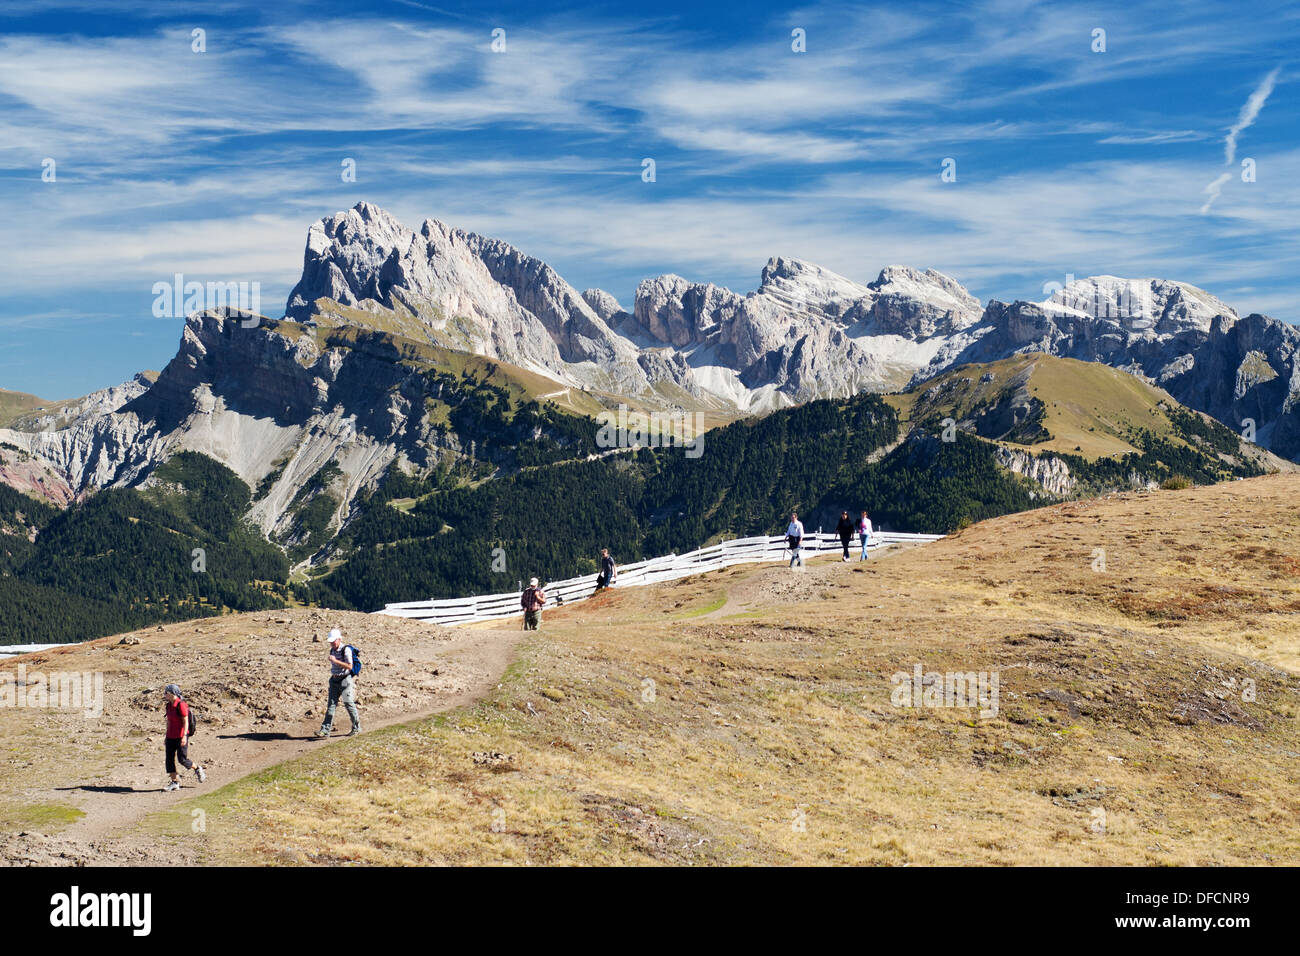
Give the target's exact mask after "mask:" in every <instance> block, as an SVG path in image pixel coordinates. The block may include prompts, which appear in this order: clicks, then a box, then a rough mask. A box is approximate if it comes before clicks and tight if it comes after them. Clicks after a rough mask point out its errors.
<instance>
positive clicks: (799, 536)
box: [785, 513, 803, 568]
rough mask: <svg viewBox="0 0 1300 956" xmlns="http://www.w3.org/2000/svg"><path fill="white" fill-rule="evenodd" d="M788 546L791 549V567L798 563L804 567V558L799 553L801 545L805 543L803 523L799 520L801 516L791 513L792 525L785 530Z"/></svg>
mask: <svg viewBox="0 0 1300 956" xmlns="http://www.w3.org/2000/svg"><path fill="white" fill-rule="evenodd" d="M785 541H786V546H787V547H789V549H790V567H792V568H793V567H794V566H795V562H798V564H799V567H801V568H802V567H803V556H802V555H801V554H800V553H799V543H800V542H801V541H803V522H802V521H800V520H799V515H798V514H796V513H791V515H790V524H789V525H787V526H786V529H785Z"/></svg>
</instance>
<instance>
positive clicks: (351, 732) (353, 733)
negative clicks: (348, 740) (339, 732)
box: [348, 727, 361, 737]
mask: <svg viewBox="0 0 1300 956" xmlns="http://www.w3.org/2000/svg"><path fill="white" fill-rule="evenodd" d="M359 733H361V728H360V727H353V728H352V729H351V730H349V731H348V736H349V737H355V736H356V735H357V734H359Z"/></svg>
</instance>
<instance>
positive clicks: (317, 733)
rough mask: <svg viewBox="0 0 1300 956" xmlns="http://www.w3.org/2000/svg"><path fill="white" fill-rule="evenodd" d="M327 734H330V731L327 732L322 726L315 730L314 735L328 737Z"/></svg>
mask: <svg viewBox="0 0 1300 956" xmlns="http://www.w3.org/2000/svg"><path fill="white" fill-rule="evenodd" d="M329 735H330V732H329V731H328V730H326V729H325V728H324V727H322V728H321V729H320V730H318V731H316V736H317V737H328V736H329Z"/></svg>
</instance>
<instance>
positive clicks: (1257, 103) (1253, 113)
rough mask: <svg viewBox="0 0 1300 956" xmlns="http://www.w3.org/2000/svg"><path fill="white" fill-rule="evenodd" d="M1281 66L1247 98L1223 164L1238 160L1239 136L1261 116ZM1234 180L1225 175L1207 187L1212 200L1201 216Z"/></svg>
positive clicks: (1225, 149)
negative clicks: (1227, 184) (1224, 187)
mask: <svg viewBox="0 0 1300 956" xmlns="http://www.w3.org/2000/svg"><path fill="white" fill-rule="evenodd" d="M1281 70H1282V68H1281V67H1280V66H1275V67H1274V68H1273V69H1272V70H1271V71H1270V72H1269V74H1268V75H1267V76H1266V77H1264V79H1262V80H1260V83H1259V86H1257V87H1255V92H1253V93H1251V94H1250V96H1249V97H1247V98H1246V102H1245V103H1244V104H1242V107H1241V112H1240V113H1238V114H1237V122H1235V123H1233V124H1232V127H1231V128H1230V129H1229V130H1228V135H1227V136H1225V137H1224V139H1223V164H1224V165H1225V166H1231V165H1232V163H1233V160H1235V159H1236V158H1237V136H1238V135H1239V134H1240V133H1241V132H1242V131H1243V130H1245V129H1248V128H1249V127H1250V126H1251V125H1252V124H1253V123H1254V122H1255V117H1257V116H1259V111H1260V110H1262V109H1263V108H1264V104H1265V103H1266V102H1268V98H1269V96H1270V95H1272V93H1273V87H1274V86H1275V85H1276V83H1277V75H1278V73H1279V72H1281ZM1231 178H1232V174H1230V173H1223V174H1222V175H1221V176H1219V177H1218V178H1217V179H1215V180H1214V182H1212V183H1210V184H1209V185H1208V186H1206V187H1205V192H1207V193H1209V195H1210V198H1209V199H1207V200H1205V205H1203V206H1202V207H1201V215H1205V214H1206V213H1207V212H1209V211H1210V207H1211V206H1212V205H1214V200H1216V199H1218V198H1219V193H1220V192H1222V191H1223V184H1224V183H1226V182H1227V181H1228V180H1229V179H1231Z"/></svg>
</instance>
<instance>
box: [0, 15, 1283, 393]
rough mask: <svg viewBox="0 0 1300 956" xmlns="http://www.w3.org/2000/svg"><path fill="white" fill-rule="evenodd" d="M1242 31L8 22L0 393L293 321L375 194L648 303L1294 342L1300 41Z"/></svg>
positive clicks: (3, 35)
mask: <svg viewBox="0 0 1300 956" xmlns="http://www.w3.org/2000/svg"><path fill="white" fill-rule="evenodd" d="M1245 9H1246V8H1243V7H1242V5H1240V4H1234V3H1213V4H1211V3H1200V2H1196V0H1191V2H1188V3H1164V4H1143V3H1134V2H1124V3H1117V4H1111V5H1107V4H1080V5H1073V4H1069V3H1053V4H1050V5H1047V4H1031V3H1022V2H1011V0H1007V2H994V3H916V4H907V5H900V4H889V5H880V6H869V5H864V4H850V5H830V4H826V5H820V4H817V5H808V6H785V5H775V4H764V3H744V4H735V5H717V4H714V5H710V4H708V3H707V2H696V3H671V2H670V3H664V2H656V3H653V4H641V5H627V4H613V3H610V4H600V5H569V4H565V5H544V4H539V3H536V2H533V3H526V4H522V3H521V4H516V3H497V4H490V5H485V4H482V3H457V2H453V0H445V2H438V3H428V4H426V3H421V2H414V0H411V2H397V0H393V2H374V3H369V4H364V3H352V2H348V3H333V2H313V3H311V4H295V3H277V4H273V5H271V4H264V3H263V4H245V3H240V2H225V0H208V2H204V3H202V4H187V3H184V2H176V0H166V2H154V0H123V2H117V3H113V2H111V0H108V2H103V0H96V2H94V3H90V2H85V3H81V2H68V3H59V2H46V0H27V2H23V3H12V4H10V3H5V4H3V5H0V202H2V204H3V208H4V210H6V211H7V213H8V216H7V219H8V221H9V226H8V228H6V229H5V230H3V231H2V233H0V263H3V266H0V278H3V281H4V286H5V291H4V295H3V296H2V297H0V386H3V387H6V388H11V389H18V390H21V391H29V392H34V393H36V394H39V395H42V396H44V397H47V398H64V397H71V396H75V395H79V394H83V393H85V392H88V391H91V390H93V389H95V388H101V387H104V386H107V385H110V384H115V383H117V382H119V381H122V380H124V379H126V378H129V377H130V375H131V374H133V373H134V372H135V371H137V370H139V369H144V368H161V367H162V366H163V365H164V364H165V363H166V362H167V360H168V359H170V358H171V356H172V355H173V354H174V352H175V349H176V343H177V340H178V337H179V334H180V328H181V324H182V323H181V320H179V319H175V318H168V319H159V318H155V317H154V316H153V315H152V313H151V305H152V303H153V298H154V296H153V292H152V287H153V284H154V283H155V282H159V281H169V280H170V279H171V277H172V275H173V274H174V273H177V272H180V273H183V274H184V275H185V277H186V278H187V279H193V280H198V281H222V282H225V281H239V280H243V281H250V282H251V281H257V282H260V283H261V289H262V308H263V311H264V312H267V313H268V314H272V315H280V314H282V310H283V307H284V300H285V298H286V296H287V294H288V292H289V289H290V288H291V287H292V285H293V284H294V282H295V281H296V279H297V276H298V272H299V270H300V268H301V264H302V255H303V247H304V243H305V240H306V234H307V229H308V226H309V225H310V224H311V223H312V222H313V221H315V220H316V219H319V218H320V217H321V216H324V215H328V214H331V213H334V212H336V211H338V210H341V209H344V208H347V207H348V206H351V205H353V204H354V203H356V202H357V201H358V200H362V199H365V200H368V201H370V202H373V203H376V204H377V205H380V206H383V207H385V208H387V209H388V210H389V211H391V212H392V213H394V214H395V215H397V216H398V218H400V219H402V220H403V221H404V222H406V224H407V225H409V226H411V227H418V225H419V223H420V222H421V221H423V220H424V219H425V218H436V219H441V220H443V221H445V222H449V223H451V224H453V225H456V226H460V227H462V228H466V229H472V230H475V231H478V232H482V233H485V234H488V235H492V236H498V237H501V238H503V239H506V240H508V241H510V242H512V243H514V244H515V245H517V246H519V247H520V248H522V249H523V250H524V251H526V252H528V253H530V254H532V255H535V256H538V257H540V258H542V259H545V260H546V261H547V262H549V263H550V264H552V265H553V266H555V267H556V268H557V269H558V270H559V271H560V273H561V274H562V275H564V276H565V278H567V279H568V280H569V281H570V282H571V283H573V284H574V285H575V286H576V287H577V288H579V289H583V288H588V287H592V286H598V287H600V288H603V289H606V290H607V291H609V292H611V293H613V294H614V295H615V296H617V297H618V298H619V300H620V301H622V302H623V304H624V305H625V306H630V304H631V301H632V292H633V289H634V288H635V286H636V283H637V281H639V280H640V279H642V278H645V277H648V276H653V275H657V274H660V273H663V272H677V273H679V274H682V275H685V276H687V277H689V278H692V279H698V280H705V281H713V282H717V283H719V284H723V285H727V286H730V287H731V288H733V289H736V290H737V291H741V292H744V291H748V290H750V289H753V288H754V287H755V286H756V285H757V282H758V275H759V272H760V270H761V269H762V267H763V264H764V263H765V262H766V261H767V259H768V258H769V257H770V256H773V255H788V256H798V257H801V258H805V259H810V260H812V261H814V262H818V263H820V264H822V265H824V266H826V267H828V268H831V269H834V270H836V271H837V272H840V273H843V274H844V275H846V276H848V277H850V278H853V279H856V280H859V281H863V282H865V281H869V280H871V279H873V278H874V277H875V276H876V274H877V273H878V272H879V270H880V269H881V268H882V267H883V266H885V265H889V264H894V263H898V264H906V265H912V266H916V267H918V268H927V267H930V268H935V269H939V270H940V271H943V272H946V273H948V274H950V275H952V276H953V277H954V278H956V279H957V280H958V281H960V282H962V283H963V284H964V285H966V286H967V287H968V288H969V289H970V290H971V291H972V292H973V293H974V294H975V295H976V296H978V297H979V298H980V299H982V300H987V299H989V298H999V299H1003V300H1006V301H1010V300H1014V299H1017V298H1023V299H1041V298H1043V297H1044V294H1043V286H1044V284H1046V283H1052V282H1056V283H1060V282H1063V281H1064V280H1065V276H1066V275H1067V274H1074V275H1077V276H1084V275H1093V274H1099V273H1111V274H1115V275H1124V276H1163V277H1167V278H1175V279H1180V280H1182V281H1186V282H1191V283H1193V284H1195V285H1199V286H1202V287H1204V288H1206V289H1208V290H1210V291H1211V292H1213V293H1215V294H1216V295H1218V296H1219V297H1220V298H1222V299H1224V300H1225V301H1227V302H1228V303H1229V304H1231V305H1233V306H1234V307H1236V308H1237V309H1238V310H1239V311H1240V312H1242V313H1243V314H1245V313H1248V312H1252V311H1258V312H1265V313H1267V314H1270V315H1274V316H1276V317H1278V318H1282V319H1286V320H1288V321H1300V305H1297V303H1296V301H1295V293H1296V289H1297V283H1296V275H1297V262H1298V261H1300V231H1297V229H1296V223H1297V222H1300V135H1298V133H1300V131H1298V129H1297V121H1296V98H1295V90H1296V84H1295V82H1294V79H1295V67H1294V66H1292V65H1289V64H1288V62H1287V55H1288V53H1289V52H1294V51H1295V50H1297V49H1300V42H1298V41H1300V10H1298V9H1297V8H1295V7H1294V5H1289V4H1285V3H1276V4H1273V3H1268V2H1263V3H1252V4H1250V5H1249V7H1248V11H1249V12H1244V10H1245ZM796 28H797V29H801V30H803V31H804V32H805V35H806V52H803V53H796V52H794V51H793V50H792V48H791V47H792V38H791V31H792V30H794V29H796ZM195 29H202V30H204V31H206V52H202V53H196V52H194V51H193V50H192V43H193V41H192V35H193V34H192V31H194V30H195ZM495 29H501V30H504V31H505V41H506V43H505V51H504V52H500V53H496V52H493V51H492V49H491V45H492V38H493V37H492V31H493V30H495ZM1098 29H1101V30H1105V44H1106V49H1105V51H1104V52H1094V51H1093V49H1092V47H1093V45H1094V31H1095V30H1098ZM1234 126H1235V127H1239V128H1238V130H1237V132H1236V134H1235V136H1234V137H1233V139H1234V141H1235V149H1229V147H1228V144H1227V143H1226V142H1225V140H1226V139H1227V138H1228V136H1229V133H1230V131H1231V130H1232V129H1233V128H1234ZM1230 152H1231V153H1232V155H1231V157H1230V159H1229V155H1228V154H1229V153H1230ZM647 157H649V158H653V159H654V160H655V163H656V181H655V182H653V183H647V182H643V181H642V176H641V173H642V160H643V159H645V158H647ZM345 158H351V159H353V160H355V162H356V182H344V181H343V180H342V177H341V175H340V172H341V163H342V161H343V160H344V159H345ZM946 158H952V159H954V160H955V161H956V180H955V181H954V182H943V181H942V180H941V177H940V173H941V169H942V163H943V161H944V159H946ZM46 159H53V160H54V161H55V164H56V165H55V175H56V179H55V181H54V182H43V181H42V178H41V173H42V168H43V167H42V164H43V161H44V160H46ZM1244 159H1250V160H1253V162H1254V165H1255V171H1256V179H1255V181H1254V182H1243V181H1242V177H1241V172H1242V170H1241V162H1242V160H1244ZM1212 183H1217V189H1218V194H1217V197H1216V198H1214V199H1213V201H1212V202H1211V203H1210V205H1209V208H1208V209H1206V203H1207V201H1208V200H1209V199H1210V198H1211V193H1209V192H1207V191H1206V190H1207V187H1210V186H1211V184H1212Z"/></svg>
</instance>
